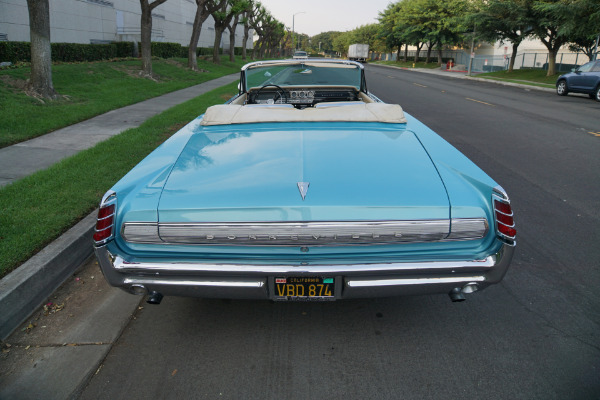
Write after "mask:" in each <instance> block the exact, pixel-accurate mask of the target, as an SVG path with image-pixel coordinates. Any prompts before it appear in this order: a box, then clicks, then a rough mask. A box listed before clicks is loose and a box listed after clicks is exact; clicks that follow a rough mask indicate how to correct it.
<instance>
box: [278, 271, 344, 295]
mask: <svg viewBox="0 0 600 400" xmlns="http://www.w3.org/2000/svg"><path fill="white" fill-rule="evenodd" d="M334 288H335V284H334V278H323V277H318V276H306V277H305V276H302V277H287V278H275V299H276V300H296V301H310V300H316V301H323V300H335V295H334Z"/></svg>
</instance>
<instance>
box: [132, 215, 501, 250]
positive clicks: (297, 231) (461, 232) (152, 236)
mask: <svg viewBox="0 0 600 400" xmlns="http://www.w3.org/2000/svg"><path fill="white" fill-rule="evenodd" d="M451 226H452V232H450V227H451ZM488 230H489V227H488V222H487V220H486V219H485V218H464V219H457V218H455V219H452V220H451V221H450V220H447V219H441V220H415V221H342V222H194V223H158V224H157V223H152V222H126V223H125V224H123V228H122V231H121V236H122V237H123V239H125V241H127V242H130V243H164V244H193V245H219V246H220V245H229V246H356V245H382V244H397V243H419V242H439V241H444V240H476V239H481V238H483V237H485V235H486V234H487V232H488Z"/></svg>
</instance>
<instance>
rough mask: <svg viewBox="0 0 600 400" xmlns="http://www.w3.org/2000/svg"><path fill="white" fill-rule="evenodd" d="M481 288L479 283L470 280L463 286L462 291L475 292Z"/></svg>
mask: <svg viewBox="0 0 600 400" xmlns="http://www.w3.org/2000/svg"><path fill="white" fill-rule="evenodd" d="M478 290H479V285H478V284H477V283H475V282H469V283H467V284H466V285H465V286H463V288H462V292H463V293H465V294H469V293H473V292H476V291H478Z"/></svg>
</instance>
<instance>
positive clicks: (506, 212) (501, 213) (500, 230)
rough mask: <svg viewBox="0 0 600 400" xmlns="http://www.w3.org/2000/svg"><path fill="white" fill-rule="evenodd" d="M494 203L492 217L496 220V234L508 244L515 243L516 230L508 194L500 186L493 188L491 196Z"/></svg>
mask: <svg viewBox="0 0 600 400" xmlns="http://www.w3.org/2000/svg"><path fill="white" fill-rule="evenodd" d="M492 200H493V203H494V217H495V220H496V234H497V235H498V237H500V239H503V240H504V241H505V242H508V243H510V244H515V238H516V236H517V230H516V229H515V220H514V216H513V211H512V207H511V206H510V200H509V199H508V195H507V194H506V192H505V191H504V189H502V188H501V187H500V186H497V187H495V188H494V193H493V196H492Z"/></svg>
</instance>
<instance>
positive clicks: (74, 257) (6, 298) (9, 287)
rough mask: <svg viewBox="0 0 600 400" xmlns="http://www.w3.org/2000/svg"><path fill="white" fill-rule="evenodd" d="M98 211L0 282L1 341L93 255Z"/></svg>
mask: <svg viewBox="0 0 600 400" xmlns="http://www.w3.org/2000/svg"><path fill="white" fill-rule="evenodd" d="M97 214H98V211H97V210H96V211H94V212H92V213H91V214H89V215H88V216H87V217H85V218H84V219H83V220H81V221H80V222H79V223H77V225H75V226H74V227H72V228H71V229H69V230H68V231H67V232H66V233H64V234H63V235H62V236H60V237H59V238H58V239H56V240H55V241H54V242H52V243H50V244H49V245H48V246H46V247H45V248H44V249H43V250H42V251H40V252H39V253H37V254H36V255H35V256H33V257H32V258H30V259H29V260H28V261H27V262H25V263H24V264H23V265H21V266H20V267H19V268H17V269H16V270H14V271H13V272H11V273H10V274H8V275H7V276H5V277H4V278H2V279H1V280H0V339H2V340H6V338H8V336H10V334H11V333H12V332H13V331H14V330H15V329H17V327H19V325H21V323H23V322H24V321H25V320H26V319H27V318H29V316H30V315H31V314H32V313H33V312H34V311H35V310H36V309H37V308H38V307H39V306H41V305H42V304H43V303H44V301H46V299H47V298H48V296H50V295H51V294H52V293H53V292H54V291H55V290H56V289H57V288H58V287H59V286H60V285H61V284H62V283H63V282H64V281H65V280H66V279H67V278H68V277H69V276H71V275H72V274H73V273H74V272H75V271H76V270H77V268H78V267H79V266H81V265H82V264H83V262H84V261H85V260H86V259H87V258H88V257H90V256H91V255H92V251H93V248H92V235H93V231H94V226H95V223H96V216H97Z"/></svg>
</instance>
